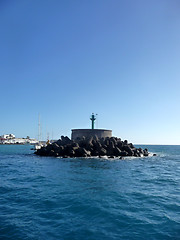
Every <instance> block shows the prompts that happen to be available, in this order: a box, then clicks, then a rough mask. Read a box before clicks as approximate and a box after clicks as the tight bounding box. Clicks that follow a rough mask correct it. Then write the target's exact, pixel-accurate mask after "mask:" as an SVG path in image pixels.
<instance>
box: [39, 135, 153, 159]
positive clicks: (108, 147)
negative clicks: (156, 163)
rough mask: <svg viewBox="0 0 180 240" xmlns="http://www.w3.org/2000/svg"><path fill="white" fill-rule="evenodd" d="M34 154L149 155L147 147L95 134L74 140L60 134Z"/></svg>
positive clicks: (65, 156)
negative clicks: (136, 146) (55, 139)
mask: <svg viewBox="0 0 180 240" xmlns="http://www.w3.org/2000/svg"><path fill="white" fill-rule="evenodd" d="M35 154H37V155H40V156H54V157H63V158H67V157H71V158H72V157H93V156H98V157H101V156H108V157H110V158H114V157H120V158H122V157H127V156H134V157H144V156H145V157H147V156H148V155H149V153H148V150H147V149H144V150H143V149H142V148H135V147H134V145H133V144H132V143H128V141H127V140H125V141H122V140H121V139H120V138H117V137H110V138H109V137H106V138H98V137H97V136H95V137H91V138H85V137H82V138H77V139H76V140H71V139H69V138H68V137H64V136H61V139H59V140H58V141H56V142H54V143H52V144H48V145H47V146H46V147H42V148H41V149H38V150H37V151H36V152H35Z"/></svg>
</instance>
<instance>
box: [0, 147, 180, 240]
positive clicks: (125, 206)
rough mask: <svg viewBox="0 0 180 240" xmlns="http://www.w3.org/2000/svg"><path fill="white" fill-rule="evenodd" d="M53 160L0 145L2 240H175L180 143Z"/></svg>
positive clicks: (179, 230)
mask: <svg viewBox="0 0 180 240" xmlns="http://www.w3.org/2000/svg"><path fill="white" fill-rule="evenodd" d="M142 147H143V148H145V147H147V148H148V149H149V151H151V152H155V153H157V156H156V157H147V158H127V159H124V160H119V159H115V160H108V159H97V158H91V159H80V158H79V159H78V158H77V159H59V158H53V157H39V156H36V155H34V154H33V151H32V150H30V148H31V147H30V146H17V145H16V146H13V145H10V146H8V145H5V146H4V145H0V239H2V240H6V239H13V240H14V239H16V240H21V239H23V240H24V239H28V240H30V239H37V240H41V239H47V240H51V239H52V240H53V239H69V240H73V239H77V240H81V239H83V240H84V239H89V240H95V239H98V240H101V239H103V240H106V239H108V240H109V239H118V240H119V239H130V240H136V239H137V240H141V239H145V240H152V239H163V240H164V239H165V240H166V239H173V240H177V239H180V146H142Z"/></svg>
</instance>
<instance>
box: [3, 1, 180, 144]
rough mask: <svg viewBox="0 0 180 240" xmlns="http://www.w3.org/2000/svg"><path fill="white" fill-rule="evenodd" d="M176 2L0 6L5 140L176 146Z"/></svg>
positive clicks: (179, 133) (179, 85) (179, 114)
mask: <svg viewBox="0 0 180 240" xmlns="http://www.w3.org/2000/svg"><path fill="white" fill-rule="evenodd" d="M179 43H180V2H179V0H146V1H144V0H136V1H134V0H76V1H74V0H64V1H63V0H37V1H34V0H27V1H24V0H0V96H1V104H0V106H1V111H0V116H1V117H0V135H2V134H7V133H13V134H15V135H16V136H17V137H26V136H30V137H31V138H37V136H38V116H40V122H41V132H42V138H43V139H46V138H47V135H49V137H50V138H53V139H59V138H60V136H61V135H67V136H69V137H70V135H71V129H76V128H90V127H91V123H90V120H89V117H90V115H91V114H92V113H95V114H98V115H97V121H96V126H95V127H96V128H102V129H112V131H113V136H117V137H120V138H122V139H123V140H125V139H127V140H128V141H129V142H133V143H135V144H180V106H179V104H180V44H179Z"/></svg>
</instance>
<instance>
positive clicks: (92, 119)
mask: <svg viewBox="0 0 180 240" xmlns="http://www.w3.org/2000/svg"><path fill="white" fill-rule="evenodd" d="M90 120H91V121H92V129H94V122H95V120H96V118H95V116H94V113H92V115H91V117H90Z"/></svg>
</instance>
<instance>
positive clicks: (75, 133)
mask: <svg viewBox="0 0 180 240" xmlns="http://www.w3.org/2000/svg"><path fill="white" fill-rule="evenodd" d="M90 120H91V129H72V130H71V131H72V133H71V139H72V140H74V141H75V140H76V139H77V138H82V137H85V138H89V137H95V136H97V137H98V138H106V137H112V130H107V129H95V128H94V123H95V121H96V117H95V114H94V113H92V115H91V117H90Z"/></svg>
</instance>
